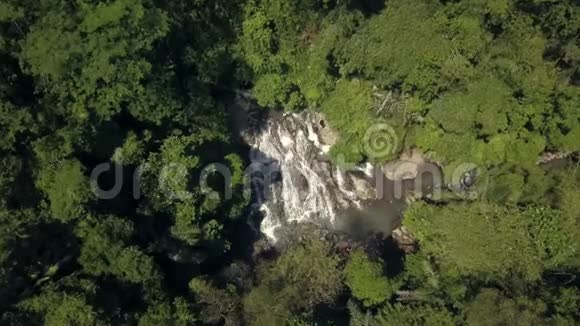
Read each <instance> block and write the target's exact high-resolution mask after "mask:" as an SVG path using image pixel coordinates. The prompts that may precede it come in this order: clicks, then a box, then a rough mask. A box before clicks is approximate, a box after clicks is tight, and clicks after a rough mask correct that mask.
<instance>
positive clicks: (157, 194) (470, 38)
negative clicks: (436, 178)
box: [0, 0, 580, 326]
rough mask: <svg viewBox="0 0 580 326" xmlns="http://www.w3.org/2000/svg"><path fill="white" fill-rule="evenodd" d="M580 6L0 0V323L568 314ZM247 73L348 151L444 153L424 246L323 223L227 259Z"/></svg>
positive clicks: (376, 155)
mask: <svg viewBox="0 0 580 326" xmlns="http://www.w3.org/2000/svg"><path fill="white" fill-rule="evenodd" d="M579 8H580V7H579V6H578V3H577V1H573V0H562V1H552V0H534V1H519V0H518V1H516V0H493V1H483V0H457V1H428V0H390V1H386V2H384V1H371V0H365V1H354V0H322V1H320V0H316V1H311V0H249V1H231V0H195V1H189V0H175V1H169V2H168V1H153V0H137V1H130V0H106V1H92V0H75V1H65V0H37V1H32V0H23V1H17V0H3V1H0V60H1V62H2V65H1V67H0V131H1V133H0V134H1V135H0V311H1V312H0V324H7V325H40V324H47V325H101V324H102V325H109V324H123V325H135V324H140V325H166V324H167V325H193V324H226V325H243V324H249V325H268V326H270V325H287V324H289V325H308V324H320V325H326V324H329V325H334V324H342V323H345V322H346V320H343V319H344V318H346V314H347V312H349V313H350V315H351V317H350V322H351V324H352V325H367V324H368V325H454V324H468V325H480V324H481V325H484V324H485V325H487V324H489V325H499V324H510V325H511V324H514V325H537V324H555V325H574V324H575V323H577V320H578V318H579V316H578V312H577V310H578V304H579V300H578V289H577V288H575V287H574V283H573V282H574V276H575V275H577V274H578V268H579V267H580V259H579V257H580V255H579V254H578V250H579V248H578V243H580V233H579V232H578V227H577V223H578V218H579V217H580V204H579V203H580V197H579V196H580V195H579V194H580V192H579V191H578V189H580V174H578V173H577V171H576V170H577V166H573V165H574V164H572V162H575V161H577V154H575V152H578V151H579V150H580V147H579V144H580V111H579V110H578V103H580V88H579V87H578V76H579V73H580V65H579V63H580V50H579V49H580V46H579V44H580V18H579V17H580V9H579ZM248 88H251V89H249V90H250V91H251V93H252V94H253V95H254V96H255V99H256V101H257V103H258V104H260V105H262V106H268V107H272V108H274V107H276V108H278V107H281V108H284V109H285V110H301V109H310V110H316V111H320V112H321V113H322V114H323V115H325V121H326V122H328V125H329V126H330V127H332V128H333V129H334V130H336V131H337V143H336V144H335V145H334V146H333V147H332V149H331V156H332V158H333V159H334V161H335V162H336V163H338V164H343V165H344V166H346V167H349V166H351V165H350V164H351V163H355V162H361V161H364V160H366V161H372V162H375V163H376V162H384V161H387V160H390V159H393V158H395V156H396V155H398V153H400V152H401V151H402V150H404V149H407V148H419V149H421V150H422V151H423V152H424V153H426V154H427V156H428V157H429V158H430V159H431V160H432V161H436V162H437V163H439V164H440V165H441V166H442V167H443V169H444V172H445V177H446V180H445V185H449V184H451V187H449V188H452V190H455V191H456V193H455V194H450V193H448V196H446V197H445V198H444V200H441V201H438V202H437V203H436V205H432V203H431V204H426V203H416V204H413V205H412V207H411V208H410V209H409V210H408V211H406V213H405V221H404V224H405V225H406V226H407V227H408V229H409V230H410V231H411V232H412V233H413V234H414V236H415V237H416V239H417V240H418V246H417V250H416V252H413V253H407V254H405V255H404V257H399V256H398V255H394V256H393V257H391V256H390V255H389V256H385V257H384V259H385V260H386V261H387V267H388V268H389V271H391V270H394V269H396V268H397V267H401V268H402V273H401V274H399V275H398V276H397V277H395V278H388V277H386V276H385V274H384V273H383V268H384V267H385V266H384V263H383V261H381V260H379V259H372V258H370V257H369V256H367V255H365V254H364V253H363V252H362V251H354V252H352V253H351V254H350V256H348V255H347V254H346V252H345V251H344V250H338V248H335V247H334V246H333V245H331V244H330V243H329V242H326V241H321V240H303V241H300V243H298V244H296V243H294V244H292V245H291V246H290V247H288V248H285V249H284V250H278V249H279V248H275V250H274V249H273V250H274V251H276V254H275V255H269V254H270V252H268V251H267V250H265V251H263V252H258V250H257V249H258V248H257V247H260V246H255V247H256V248H254V249H255V250H254V251H255V252H254V253H253V254H254V255H253V256H252V258H253V259H252V261H251V262H248V265H251V266H255V269H251V268H250V267H248V268H247V270H246V269H243V270H242V269H231V268H230V267H228V268H226V269H224V270H222V267H223V266H226V265H229V264H230V262H231V260H238V259H246V258H247V259H248V260H249V257H250V251H251V249H252V242H251V241H254V234H253V232H252V235H251V236H249V234H248V233H247V232H249V231H247V230H246V229H247V227H246V223H249V224H253V223H254V222H253V219H254V216H253V215H247V214H246V212H247V211H248V210H247V209H246V207H247V205H248V204H249V200H250V198H251V196H249V194H248V193H245V192H244V191H243V190H244V183H245V181H246V180H245V179H244V168H245V164H246V161H245V158H246V153H245V152H244V151H245V147H244V146H241V145H240V144H238V143H234V142H232V141H231V139H234V137H231V136H232V135H231V130H230V129H229V125H230V123H229V122H230V121H229V120H228V119H229V114H230V113H231V112H230V111H229V108H230V107H231V106H232V103H231V102H232V97H233V95H232V94H234V93H241V92H243V93H246V91H248ZM386 126H388V128H387V127H386ZM374 146H379V147H376V148H375V147H374ZM547 151H549V152H553V153H556V154H558V155H562V156H563V155H568V154H570V155H569V156H568V159H563V160H555V161H553V162H549V163H547V164H538V163H537V162H538V157H539V156H540V155H542V154H543V153H544V152H547ZM558 155H557V156H558ZM103 160H110V161H112V162H114V163H115V164H117V165H118V166H122V169H123V170H122V171H123V174H124V176H123V180H122V181H123V187H122V189H121V192H120V194H119V195H118V196H117V197H115V198H113V199H111V200H104V199H99V198H93V196H92V195H91V189H90V188H89V182H88V178H87V176H88V175H89V173H90V172H91V169H92V168H93V167H94V166H96V165H98V164H100V163H103ZM566 162H568V164H566ZM142 163H145V164H144V165H142V166H141V169H139V170H137V171H135V170H136V169H137V168H138V167H139V166H140V165H141V164H142ZM465 163H471V164H467V165H469V166H473V165H475V166H477V178H476V181H475V185H474V186H473V187H470V189H469V190H468V191H467V192H461V191H459V190H458V188H459V187H458V185H457V184H453V183H457V180H453V178H452V176H455V177H457V175H454V172H456V171H455V169H456V168H458V167H461V166H467V165H466V164H465ZM223 167H227V168H229V170H230V172H231V175H227V174H228V173H222V172H224V171H222V168H223ZM133 172H141V177H142V178H141V180H130V179H132V178H131V174H132V173H133ZM460 172H467V171H460ZM112 174H113V173H111V174H103V175H102V176H101V177H100V181H102V182H103V183H104V184H108V182H110V181H117V182H118V181H121V180H111V177H113V176H112ZM224 174H226V175H224ZM136 175H138V173H137V174H136ZM200 176H204V177H207V178H206V179H205V180H204V181H207V182H205V183H200V182H199V177H200ZM230 177H231V178H230ZM224 179H225V180H226V181H227V180H228V179H231V184H230V185H228V184H225V187H226V189H228V187H230V188H231V193H230V192H227V191H226V192H224V191H223V189H224ZM131 181H133V182H134V184H131ZM132 186H133V187H132ZM139 186H142V190H143V191H142V193H140V192H136V191H135V190H136V189H137V187H139ZM230 194H231V197H229V196H226V195H230ZM472 194H473V196H471V195H472ZM140 195H142V196H140ZM465 198H468V199H469V201H461V199H465ZM121 216H122V217H121ZM246 218H247V219H249V220H248V221H246V220H244V219H246ZM337 247H338V246H337ZM371 247H372V246H371ZM230 249H231V251H230ZM262 249H264V248H262ZM368 249H373V248H368ZM227 251H230V252H228V253H227V255H225V253H226V252H227ZM369 252H370V251H369ZM379 254H380V253H379ZM401 255H402V253H401ZM274 256H276V257H274ZM374 256H375V255H374V254H373V257H374ZM377 256H378V255H377ZM398 259H401V261H400V263H401V264H404V265H403V266H397V265H396V264H397V263H398V261H397V260H398ZM252 268H253V267H252ZM254 273H255V277H253V276H254V275H253V274H254ZM192 278H193V280H192ZM188 281H190V282H189V284H187V282H188ZM254 281H255V284H252V283H253V282H254ZM234 284H235V285H234ZM188 285H189V289H190V290H191V291H190V293H187V294H185V293H183V290H184V289H186V288H187V287H188ZM345 287H348V288H350V292H348V291H343V289H345ZM491 288H493V289H491ZM349 295H350V297H349ZM347 300H348V302H349V303H348V304H347V307H345V305H344V302H346V301H347ZM365 309H368V310H365ZM347 310H348V311H347ZM329 315H331V317H330V318H329V317H328V316H329Z"/></svg>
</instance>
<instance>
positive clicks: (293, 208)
mask: <svg viewBox="0 0 580 326" xmlns="http://www.w3.org/2000/svg"><path fill="white" fill-rule="evenodd" d="M326 128H327V127H326V124H325V123H324V120H323V119H322V117H321V116H320V115H319V114H315V113H309V112H303V113H300V114H284V115H282V116H280V117H277V118H274V119H270V120H268V122H267V125H266V127H265V128H264V129H263V130H262V131H261V132H260V133H259V134H257V135H255V136H254V137H252V142H251V144H250V145H251V146H252V151H251V155H250V159H251V167H252V170H253V171H258V172H257V173H255V174H254V175H253V178H252V180H253V181H254V183H255V187H254V189H256V190H257V192H258V194H259V195H258V196H257V205H258V206H259V209H260V210H261V211H262V213H263V214H264V219H263V221H262V223H261V226H260V229H261V231H262V233H264V234H265V235H266V236H268V238H270V239H271V240H273V241H276V240H277V239H278V237H279V233H281V232H283V229H284V227H286V226H288V224H289V223H292V222H294V221H295V222H298V223H305V222H308V223H314V224H317V225H320V226H324V227H332V226H333V225H334V224H335V219H336V217H337V215H338V214H339V213H340V212H342V211H345V210H347V209H349V208H358V207H361V204H362V202H363V201H365V200H369V199H371V198H372V196H373V195H374V193H375V191H374V186H373V184H372V181H373V170H372V167H370V165H367V166H365V167H359V168H358V169H355V171H350V172H347V171H344V170H342V169H340V168H338V167H336V166H334V165H333V164H332V163H331V162H330V160H329V159H328V156H327V153H328V150H329V149H330V144H329V143H328V142H327V141H328V138H329V135H328V134H330V131H328V134H325V132H327V130H325V129H326ZM325 136H326V137H325ZM325 141H326V142H325ZM356 170H358V171H356ZM256 175H258V176H256Z"/></svg>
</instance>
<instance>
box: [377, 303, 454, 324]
mask: <svg viewBox="0 0 580 326" xmlns="http://www.w3.org/2000/svg"><path fill="white" fill-rule="evenodd" d="M369 325H373V326H374V325H376V326H391V325H392V326H395V325H433V326H451V325H457V323H456V322H455V318H454V317H453V315H452V314H451V312H450V311H448V310H446V309H445V308H441V307H431V306H426V305H402V304H394V305H391V304H388V305H387V306H386V307H385V308H383V309H382V310H381V311H379V313H378V315H377V316H376V317H374V318H373V319H372V320H371V321H370V322H369Z"/></svg>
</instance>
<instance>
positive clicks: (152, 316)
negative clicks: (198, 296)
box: [139, 297, 198, 326]
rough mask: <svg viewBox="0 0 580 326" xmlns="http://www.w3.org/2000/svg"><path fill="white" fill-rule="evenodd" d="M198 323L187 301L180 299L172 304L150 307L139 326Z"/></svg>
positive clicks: (182, 325)
mask: <svg viewBox="0 0 580 326" xmlns="http://www.w3.org/2000/svg"><path fill="white" fill-rule="evenodd" d="M197 321H198V319H197V317H196V315H195V314H194V313H193V312H192V311H191V307H190V304H189V303H188V302H187V300H186V299H184V298H181V297H178V298H176V299H175V300H174V301H173V302H172V303H167V302H161V303H159V304H157V305H154V306H152V307H149V309H148V310H147V312H146V313H145V314H144V315H143V316H141V318H140V319H139V326H157V325H175V326H189V325H193V324H195V323H196V322H197Z"/></svg>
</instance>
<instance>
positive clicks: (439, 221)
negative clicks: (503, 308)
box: [405, 203, 577, 281]
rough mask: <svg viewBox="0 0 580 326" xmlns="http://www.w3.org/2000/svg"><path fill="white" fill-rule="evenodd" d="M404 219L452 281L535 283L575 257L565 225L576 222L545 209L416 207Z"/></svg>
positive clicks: (573, 236)
mask: <svg viewBox="0 0 580 326" xmlns="http://www.w3.org/2000/svg"><path fill="white" fill-rule="evenodd" d="M405 218H406V219H405V225H406V226H407V227H408V228H409V230H411V232H413V233H414V234H415V235H416V236H417V239H418V240H419V242H420V244H421V246H422V251H423V252H424V253H425V254H427V255H429V256H430V257H432V259H433V260H434V261H435V262H436V263H437V265H438V267H439V270H438V272H440V273H441V274H442V275H445V276H449V277H452V278H457V277H465V276H472V277H477V278H479V279H482V280H502V279H505V278H510V277H521V278H522V279H524V280H530V281H532V280H538V279H539V278H540V277H541V273H542V271H543V270H544V269H546V268H554V267H555V266H558V265H560V266H562V265H565V264H566V263H567V262H568V261H569V260H570V259H571V258H572V257H574V255H576V250H577V248H575V246H574V245H573V243H574V241H577V240H574V239H577V235H576V234H575V233H576V231H575V230H574V228H570V227H566V225H569V224H568V223H574V222H572V221H571V220H569V219H567V218H565V215H564V214H562V213H561V212H559V211H555V210H551V209H547V208H534V207H532V208H529V209H526V210H519V209H516V208H503V207H498V206H493V205H487V204H483V203H474V204H471V205H466V204H450V205H447V206H444V207H432V206H428V205H425V204H417V205H414V206H413V207H412V208H411V209H409V211H407V212H406V213H405ZM459 235H468V236H459Z"/></svg>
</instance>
